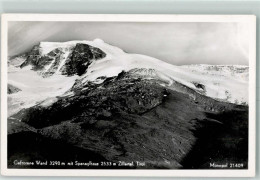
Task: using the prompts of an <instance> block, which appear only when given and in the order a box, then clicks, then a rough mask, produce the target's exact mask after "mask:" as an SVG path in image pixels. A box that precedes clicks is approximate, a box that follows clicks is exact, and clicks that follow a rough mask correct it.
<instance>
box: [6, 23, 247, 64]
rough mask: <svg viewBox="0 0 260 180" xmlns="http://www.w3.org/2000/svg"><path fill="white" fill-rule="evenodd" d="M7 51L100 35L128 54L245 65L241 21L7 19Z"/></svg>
mask: <svg viewBox="0 0 260 180" xmlns="http://www.w3.org/2000/svg"><path fill="white" fill-rule="evenodd" d="M8 25H9V26H8V29H9V32H8V52H9V55H10V56H13V55H16V54H20V53H23V52H25V51H28V50H30V49H31V48H32V47H33V46H34V45H35V44H38V43H39V42H41V41H59V42H63V41H69V40H93V39H95V38H100V39H103V40H104V41H105V42H107V43H109V44H113V45H115V46H118V47H120V48H122V49H123V50H125V51H127V52H130V53H139V54H145V55H148V56H152V57H155V58H158V59H161V60H163V61H166V62H168V63H172V64H177V65H182V64H245V65H247V64H248V38H247V37H248V36H247V32H248V31H247V26H246V24H237V23H161V22H160V23H133V22H129V23H124V22H9V24H8Z"/></svg>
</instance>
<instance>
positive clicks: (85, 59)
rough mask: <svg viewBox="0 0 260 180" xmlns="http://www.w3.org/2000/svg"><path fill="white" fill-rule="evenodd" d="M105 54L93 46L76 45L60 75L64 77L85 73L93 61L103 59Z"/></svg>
mask: <svg viewBox="0 0 260 180" xmlns="http://www.w3.org/2000/svg"><path fill="white" fill-rule="evenodd" d="M105 56H106V54H105V53H104V52H103V51H102V50H100V49H98V48H95V47H93V46H90V45H88V44H80V43H78V44H77V45H76V46H75V48H74V49H73V52H72V54H71V57H70V58H69V59H68V61H66V63H65V65H64V66H63V68H62V70H61V71H62V74H64V75H68V76H71V75H74V74H77V75H79V76H80V75H82V74H84V73H85V72H86V70H87V68H88V66H89V65H90V64H91V63H92V62H93V61H94V60H98V59H101V58H104V57H105Z"/></svg>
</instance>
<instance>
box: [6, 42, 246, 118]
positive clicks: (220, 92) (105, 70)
mask: <svg viewBox="0 0 260 180" xmlns="http://www.w3.org/2000/svg"><path fill="white" fill-rule="evenodd" d="M77 43H85V44H89V45H91V46H94V47H97V48H99V49H101V50H102V51H104V52H105V53H106V57H105V58H103V59H100V60H96V61H94V62H93V63H92V64H91V65H90V66H89V68H88V71H87V72H86V73H85V74H84V75H82V76H80V77H79V76H72V77H67V76H63V75H61V74H60V73H59V70H60V69H61V68H62V66H63V65H64V64H65V62H66V58H67V57H68V54H69V51H70V49H71V48H72V47H73V46H75V45H76V44H77ZM56 48H61V49H62V50H63V51H64V53H65V54H64V59H63V60H62V61H61V63H60V65H59V68H58V70H57V72H56V73H55V74H54V75H53V76H50V77H48V78H42V77H41V76H39V74H37V73H36V72H35V71H32V70H31V68H30V67H29V66H27V67H26V68H23V69H20V68H19V67H18V68H17V67H14V66H12V65H9V67H8V71H9V72H8V83H9V84H12V85H14V86H15V87H18V88H20V89H21V90H22V91H20V92H18V93H14V94H10V95H8V98H9V100H10V104H11V105H12V104H14V105H17V104H19V105H17V106H13V107H16V108H10V109H12V110H11V111H10V112H9V115H11V114H14V113H15V112H17V111H19V110H20V109H22V108H27V107H30V106H33V105H35V104H37V103H42V105H43V106H46V105H49V104H50V103H52V102H55V100H56V98H55V97H56V96H61V95H63V94H64V93H65V92H66V91H68V90H69V89H70V88H71V87H72V86H73V84H74V82H75V80H76V79H80V80H81V81H82V82H83V83H85V82H87V81H95V80H96V79H97V78H98V77H100V76H106V77H111V76H116V75H118V74H119V73H120V72H122V71H123V70H124V71H129V70H131V69H134V68H147V69H154V70H155V72H153V73H152V74H153V75H152V77H151V78H159V79H161V80H163V81H166V82H168V83H167V85H168V86H172V84H173V81H177V82H179V83H182V84H184V85H186V86H188V87H190V88H192V89H194V90H196V91H197V92H200V91H201V89H197V88H196V87H195V85H194V83H200V84H202V85H204V86H205V92H204V93H205V94H206V95H207V96H209V97H212V98H214V99H217V100H222V101H225V102H231V103H236V104H248V67H246V66H238V65H230V66H225V65H223V66H215V65H185V66H175V65H172V64H168V63H166V62H164V61H161V60H158V59H156V58H152V57H149V56H145V55H140V54H129V53H125V52H124V51H123V50H121V49H120V48H118V47H115V46H112V45H109V44H107V43H105V42H104V41H102V40H100V39H96V40H94V41H69V42H60V43H56V42H42V43H40V49H41V53H42V54H47V53H49V52H50V51H52V50H54V49H56ZM47 68H48V67H46V70H47ZM147 72H148V71H147ZM154 73H155V74H156V76H155V75H154ZM52 98H53V99H52ZM46 99H47V100H46ZM44 100H46V101H47V102H45V103H43V101H44Z"/></svg>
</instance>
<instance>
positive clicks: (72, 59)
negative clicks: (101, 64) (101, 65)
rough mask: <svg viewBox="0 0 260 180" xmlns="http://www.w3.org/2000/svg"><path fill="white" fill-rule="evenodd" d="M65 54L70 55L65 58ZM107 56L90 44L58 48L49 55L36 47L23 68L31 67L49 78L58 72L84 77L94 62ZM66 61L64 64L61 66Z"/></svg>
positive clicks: (23, 64) (22, 65)
mask: <svg viewBox="0 0 260 180" xmlns="http://www.w3.org/2000/svg"><path fill="white" fill-rule="evenodd" d="M65 54H68V55H66V56H65ZM105 56H106V54H105V53H104V52H103V51H102V50H100V49H99V48H96V47H93V46H90V45H88V44H82V43H77V44H76V45H75V47H67V48H61V47H60V48H56V49H54V50H52V51H50V52H49V53H47V54H42V53H41V48H40V45H36V46H34V47H33V49H32V50H31V51H30V52H29V53H28V55H27V58H26V60H25V61H24V62H23V63H22V64H21V65H20V67H21V68H23V67H25V66H28V65H31V66H32V70H35V71H39V73H40V74H41V75H42V76H43V77H48V76H51V75H53V74H54V73H56V72H57V71H58V70H59V71H60V72H61V73H62V74H63V75H67V76H72V75H79V76H80V75H82V74H84V73H85V72H86V70H87V68H88V66H89V65H90V64H91V63H92V62H93V61H94V60H99V59H101V58H104V57H105ZM62 61H65V63H64V64H61V63H62ZM60 66H62V67H60Z"/></svg>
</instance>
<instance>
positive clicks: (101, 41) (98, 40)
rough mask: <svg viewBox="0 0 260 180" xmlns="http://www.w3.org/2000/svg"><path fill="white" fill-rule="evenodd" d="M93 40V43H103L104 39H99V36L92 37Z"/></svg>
mask: <svg viewBox="0 0 260 180" xmlns="http://www.w3.org/2000/svg"><path fill="white" fill-rule="evenodd" d="M93 42H95V43H104V41H103V40H102V39H99V38H96V39H94V40H93Z"/></svg>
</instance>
